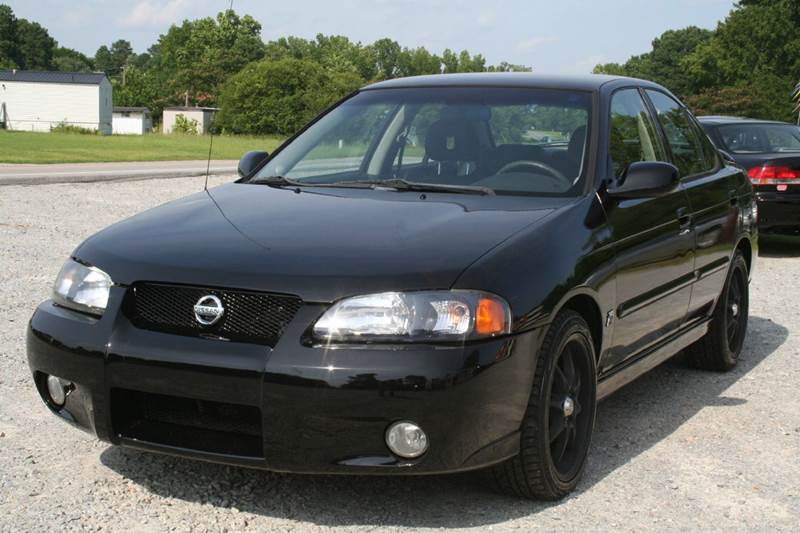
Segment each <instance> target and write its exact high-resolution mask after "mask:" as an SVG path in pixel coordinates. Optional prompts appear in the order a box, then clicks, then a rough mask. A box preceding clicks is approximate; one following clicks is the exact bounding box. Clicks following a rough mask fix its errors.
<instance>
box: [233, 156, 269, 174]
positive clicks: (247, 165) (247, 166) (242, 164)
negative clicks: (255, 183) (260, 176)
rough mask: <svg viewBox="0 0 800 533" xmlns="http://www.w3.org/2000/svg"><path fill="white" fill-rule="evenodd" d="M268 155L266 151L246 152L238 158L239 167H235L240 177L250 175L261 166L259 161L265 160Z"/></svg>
mask: <svg viewBox="0 0 800 533" xmlns="http://www.w3.org/2000/svg"><path fill="white" fill-rule="evenodd" d="M268 157H269V154H268V153H267V152H260V151H253V152H247V153H246V154H244V155H243V156H242V158H241V159H240V160H239V168H238V169H237V170H238V172H239V176H241V177H242V178H247V177H250V175H251V174H252V173H253V172H255V170H256V169H257V168H259V167H260V166H261V163H263V162H264V161H266V160H267V158H268Z"/></svg>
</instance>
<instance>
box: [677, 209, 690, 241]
mask: <svg viewBox="0 0 800 533" xmlns="http://www.w3.org/2000/svg"><path fill="white" fill-rule="evenodd" d="M675 214H676V215H678V224H679V225H680V228H681V231H680V233H679V235H688V234H689V232H690V231H692V215H691V213H689V209H688V208H686V207H680V208H678V210H677V211H676V212H675Z"/></svg>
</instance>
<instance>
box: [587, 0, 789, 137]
mask: <svg viewBox="0 0 800 533" xmlns="http://www.w3.org/2000/svg"><path fill="white" fill-rule="evenodd" d="M798 28H800V2H798V1H797V0H740V1H739V2H738V3H737V4H735V6H734V8H733V10H732V11H731V12H730V13H729V15H728V16H727V18H725V20H723V21H721V22H720V23H719V24H718V25H717V28H716V29H715V30H713V31H712V30H705V29H701V28H697V27H694V26H690V27H688V28H684V29H680V30H670V31H667V32H665V33H663V34H662V35H661V36H660V37H658V38H656V39H655V40H654V41H653V43H652V49H651V50H650V51H649V52H647V53H645V54H641V55H637V56H634V57H631V58H630V59H628V60H627V61H626V62H625V63H622V64H619V63H607V64H603V65H597V66H596V67H595V69H594V72H595V73H604V74H618V75H624V76H632V77H636V78H645V79H649V80H653V81H655V82H658V83H661V84H662V85H664V86H666V87H667V88H669V89H670V90H672V91H673V92H674V93H675V94H676V95H678V96H679V97H681V98H682V99H683V100H684V101H685V102H686V104H687V105H688V106H689V107H690V108H692V109H693V110H694V111H695V113H697V114H698V115H734V116H749V117H754V118H762V119H772V120H783V121H794V120H796V119H797V114H796V111H797V108H796V104H800V99H798V98H800V94H798V92H797V89H798V86H797V82H798V80H800V32H798ZM793 97H794V98H795V99H796V100H797V102H793Z"/></svg>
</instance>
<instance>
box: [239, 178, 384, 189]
mask: <svg viewBox="0 0 800 533" xmlns="http://www.w3.org/2000/svg"><path fill="white" fill-rule="evenodd" d="M250 183H257V184H260V185H268V186H270V187H350V188H369V187H371V185H370V184H369V183H367V182H364V181H350V182H345V181H337V182H335V183H313V182H306V181H300V180H295V179H292V178H287V177H286V176H268V177H266V178H259V179H256V180H252V181H251V182H250Z"/></svg>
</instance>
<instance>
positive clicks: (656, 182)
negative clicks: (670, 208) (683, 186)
mask: <svg viewBox="0 0 800 533" xmlns="http://www.w3.org/2000/svg"><path fill="white" fill-rule="evenodd" d="M677 186H678V169H677V167H676V166H675V165H673V164H671V163H664V162H662V161H638V162H636V163H631V164H630V165H629V166H628V168H627V169H626V170H625V174H623V176H622V177H621V178H620V179H619V180H618V182H617V184H616V185H613V186H611V187H609V188H608V194H609V195H610V196H612V197H614V198H650V197H653V196H661V195H663V194H667V193H670V192H672V191H673V190H675V188H676V187H677Z"/></svg>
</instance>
